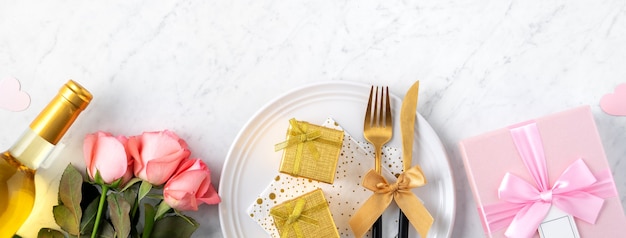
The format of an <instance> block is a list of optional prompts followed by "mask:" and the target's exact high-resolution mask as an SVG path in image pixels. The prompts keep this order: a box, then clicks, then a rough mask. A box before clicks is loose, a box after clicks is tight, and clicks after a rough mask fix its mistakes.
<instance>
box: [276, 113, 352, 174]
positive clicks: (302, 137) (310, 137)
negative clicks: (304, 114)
mask: <svg viewBox="0 0 626 238" xmlns="http://www.w3.org/2000/svg"><path fill="white" fill-rule="evenodd" d="M289 124H290V125H291V128H292V129H291V130H289V135H290V137H289V139H287V140H285V141H283V142H281V143H278V144H276V145H274V151H279V150H282V149H285V148H287V147H289V146H293V145H297V146H298V147H297V150H296V158H295V160H294V168H293V170H294V173H298V172H299V171H300V161H301V160H302V151H303V150H304V146H307V149H308V150H309V152H311V154H312V155H313V158H314V159H316V160H318V159H319V158H320V154H319V152H318V151H317V148H316V147H315V144H314V143H313V141H316V140H317V141H319V142H321V143H326V144H331V145H336V144H338V142H334V141H328V140H324V139H322V138H320V137H321V136H322V132H321V131H320V130H310V131H309V123H307V122H302V123H299V122H298V121H296V119H294V118H292V119H290V120H289ZM339 145H341V144H339Z"/></svg>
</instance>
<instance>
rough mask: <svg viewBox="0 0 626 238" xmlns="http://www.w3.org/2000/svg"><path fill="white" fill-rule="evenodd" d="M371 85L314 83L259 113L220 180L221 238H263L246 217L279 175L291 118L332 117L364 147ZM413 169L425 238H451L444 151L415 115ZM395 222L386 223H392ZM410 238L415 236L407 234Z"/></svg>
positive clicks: (396, 141) (395, 104)
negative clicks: (426, 215)
mask: <svg viewBox="0 0 626 238" xmlns="http://www.w3.org/2000/svg"><path fill="white" fill-rule="evenodd" d="M369 90H370V85H364V84H359V83H353V82H345V81H332V82H325V83H318V84H312V85H307V86H304V87H301V88H297V89H295V90H292V91H291V92H288V93H286V94H284V95H282V96H280V97H278V98H276V99H275V100H274V101H272V102H270V103H268V104H267V105H265V106H264V107H263V108H262V109H261V110H259V111H258V112H257V113H256V114H255V115H254V116H253V117H252V118H251V119H250V120H249V121H248V123H247V124H246V125H245V126H244V127H243V129H242V130H241V131H240V132H239V135H238V136H237V138H236V139H235V141H234V143H233V144H232V146H231V148H230V150H229V152H228V155H227V157H226V161H225V163H224V168H223V169H222V176H221V178H220V185H219V194H220V196H221V198H222V202H221V203H220V205H219V214H220V223H221V227H222V232H223V235H224V237H267V236H268V235H267V233H265V231H264V230H263V229H262V228H261V227H260V226H259V225H258V224H256V222H255V221H254V220H252V219H251V218H250V217H249V214H248V213H247V212H246V209H247V208H248V206H249V205H250V204H251V203H252V202H254V201H255V200H256V198H257V196H258V195H259V194H260V193H261V192H263V189H265V187H266V186H267V185H268V184H269V182H271V181H272V179H273V178H274V177H275V176H276V174H277V173H278V167H279V163H280V157H281V155H282V154H281V153H280V152H275V151H274V144H275V143H277V142H280V141H282V140H284V137H285V132H286V130H287V127H288V125H289V119H290V118H296V119H298V120H304V121H308V122H311V123H316V124H321V123H323V122H324V121H325V120H326V118H327V117H329V116H330V117H332V118H333V119H335V121H337V122H338V123H339V124H340V125H341V126H342V127H343V128H344V129H345V130H346V131H347V132H348V133H350V134H352V135H353V136H354V137H355V138H357V139H359V140H361V141H364V139H363V136H362V131H363V115H365V107H366V105H367V99H368V96H369ZM391 96H392V101H391V106H392V113H393V115H394V116H395V117H394V137H393V139H392V140H391V141H390V142H389V144H388V145H389V146H392V147H396V148H399V149H400V148H401V147H402V146H401V137H400V127H399V125H400V120H399V117H400V116H399V115H400V111H399V108H400V105H401V103H402V101H401V99H400V98H399V97H397V96H395V95H391ZM415 138H416V139H415V142H414V146H413V147H414V151H413V163H414V164H419V165H420V166H421V167H422V169H423V171H424V174H425V175H426V178H427V179H428V184H427V185H426V186H424V187H422V188H418V189H415V190H414V191H416V194H417V195H418V196H419V197H420V198H421V199H422V200H423V201H424V204H425V206H426V208H428V210H429V211H430V213H431V214H432V215H433V217H434V219H435V223H434V224H433V226H432V227H431V230H430V232H429V234H428V237H432V238H435V237H437V238H439V237H450V235H451V232H452V225H453V222H454V211H455V198H454V182H453V181H454V180H453V178H452V174H451V170H450V164H449V161H448V157H447V155H446V151H445V148H444V147H443V145H442V143H441V141H440V140H439V137H438V136H437V134H436V133H435V132H434V131H433V129H432V127H431V126H430V125H429V124H428V122H426V120H425V119H424V118H423V117H422V116H421V115H419V113H418V114H417V121H416V133H415ZM392 219H397V217H393V218H391V217H390V218H389V219H385V218H383V221H385V220H392ZM411 232H412V233H411V234H412V235H411V236H412V237H416V236H417V235H415V234H416V232H415V231H414V230H413V228H411Z"/></svg>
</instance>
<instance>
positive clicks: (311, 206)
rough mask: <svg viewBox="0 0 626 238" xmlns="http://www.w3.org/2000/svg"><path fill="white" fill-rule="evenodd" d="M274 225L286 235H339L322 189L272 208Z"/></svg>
mask: <svg viewBox="0 0 626 238" xmlns="http://www.w3.org/2000/svg"><path fill="white" fill-rule="evenodd" d="M270 215H272V217H273V218H274V225H276V228H278V233H279V234H280V237H281V238H284V237H297V238H306V237H315V238H319V237H339V233H338V232H337V227H336V226H335V222H334V221H333V217H332V215H331V214H330V209H328V202H327V201H326V198H324V192H322V190H321V189H319V188H318V189H316V190H313V191H311V192H309V193H306V194H304V195H302V196H299V197H297V198H294V199H292V200H288V201H285V202H284V203H281V204H279V205H276V206H275V207H272V209H271V210H270Z"/></svg>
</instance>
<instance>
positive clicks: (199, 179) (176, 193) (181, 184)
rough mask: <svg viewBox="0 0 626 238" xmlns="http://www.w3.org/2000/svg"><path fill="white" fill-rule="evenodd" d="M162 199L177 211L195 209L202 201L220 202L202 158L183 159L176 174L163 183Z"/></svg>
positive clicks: (209, 202)
mask: <svg viewBox="0 0 626 238" xmlns="http://www.w3.org/2000/svg"><path fill="white" fill-rule="evenodd" d="M163 200H164V201H165V202H166V203H167V204H168V205H170V207H172V208H174V209H176V210H179V211H197V210H198V205H200V204H202V203H206V204H217V203H219V202H220V197H219V196H218V194H217V192H216V191H215V188H213V185H212V184H211V173H210V171H209V168H208V167H207V166H206V164H205V163H204V162H202V160H199V159H191V160H185V161H184V162H183V163H182V164H181V165H180V168H179V170H178V171H177V172H176V175H174V177H172V179H170V181H168V182H167V183H166V184H165V188H164V189H163Z"/></svg>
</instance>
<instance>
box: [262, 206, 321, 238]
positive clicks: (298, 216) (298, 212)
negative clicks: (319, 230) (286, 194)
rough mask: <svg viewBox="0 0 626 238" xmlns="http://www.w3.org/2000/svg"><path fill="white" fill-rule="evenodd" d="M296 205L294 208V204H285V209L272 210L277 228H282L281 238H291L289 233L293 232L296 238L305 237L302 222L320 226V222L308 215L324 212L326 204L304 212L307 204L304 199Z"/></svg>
mask: <svg viewBox="0 0 626 238" xmlns="http://www.w3.org/2000/svg"><path fill="white" fill-rule="evenodd" d="M295 203H296V204H295V206H293V207H292V203H287V204H285V208H284V209H272V210H270V214H271V215H272V216H274V219H275V221H274V222H275V223H276V226H277V227H281V228H282V229H281V230H282V234H281V237H289V233H290V232H291V230H293V231H294V232H295V233H296V237H298V238H302V237H304V234H303V233H302V229H301V228H300V222H306V223H309V224H313V225H318V224H319V222H318V221H317V220H315V218H313V217H311V216H309V215H308V214H310V213H314V212H317V211H319V210H322V209H324V207H325V205H326V203H320V204H317V205H315V206H313V207H311V208H309V209H307V210H304V205H305V204H306V200H305V199H304V198H299V199H297V200H296V201H295ZM289 211H291V212H289ZM305 213H306V214H305Z"/></svg>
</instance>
